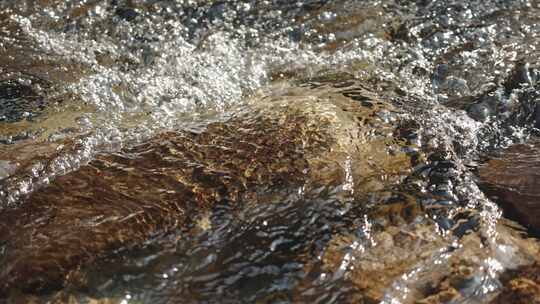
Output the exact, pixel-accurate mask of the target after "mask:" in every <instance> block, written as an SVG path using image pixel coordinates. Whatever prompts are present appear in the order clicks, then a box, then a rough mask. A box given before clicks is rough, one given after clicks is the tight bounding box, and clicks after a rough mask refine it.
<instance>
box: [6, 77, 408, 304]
mask: <svg viewBox="0 0 540 304" xmlns="http://www.w3.org/2000/svg"><path fill="white" fill-rule="evenodd" d="M341 90H343V89H342V88H328V87H325V86H323V87H322V88H319V89H305V88H296V89H282V88H280V89H277V90H276V91H273V93H272V94H271V95H263V97H260V96H258V97H256V98H254V99H253V100H251V101H250V102H249V103H250V105H249V106H247V107H246V108H241V109H239V110H238V111H235V112H234V113H233V114H232V116H231V118H229V119H227V120H226V121H225V122H215V123H210V124H208V125H207V127H206V128H205V129H204V131H201V132H194V131H188V130H178V131H174V132H172V131H171V132H166V133H162V134H160V135H158V136H156V137H155V138H153V139H151V140H149V141H147V142H144V143H142V144H140V145H137V146H135V147H132V148H128V149H124V150H122V151H120V152H118V153H114V154H102V155H99V156H97V158H96V159H95V160H93V161H92V162H90V163H89V164H88V165H86V166H83V167H81V168H80V169H79V170H77V171H75V172H72V173H68V174H66V175H64V176H60V177H58V178H56V179H55V180H54V181H52V182H51V184H50V185H48V186H45V187H43V188H41V189H38V190H36V191H35V192H33V193H32V194H30V195H29V197H28V198H26V199H24V200H23V201H22V202H21V204H20V206H18V207H15V208H10V209H5V210H3V211H1V212H0V239H1V240H2V243H4V244H5V251H4V253H3V256H2V270H1V272H0V282H1V289H0V290H1V293H2V295H3V296H6V295H7V292H8V291H9V290H14V289H20V290H22V291H24V292H28V293H47V292H49V291H51V290H55V289H58V288H61V287H62V286H63V285H64V284H66V282H69V281H70V280H71V278H72V277H76V272H77V270H78V269H79V267H81V266H84V265H88V264H89V263H92V262H95V261H97V260H98V259H99V258H100V257H104V256H107V255H108V254H111V253H113V252H117V251H119V250H125V249H129V248H132V247H134V246H138V245H141V244H143V243H144V242H145V241H147V240H148V239H150V238H151V237H153V236H157V235H161V234H163V233H167V232H169V231H172V230H177V229H180V230H182V229H189V228H190V227H193V226H194V225H196V223H197V222H201V220H200V216H202V215H204V213H205V212H207V211H208V210H210V209H211V207H212V206H213V205H215V204H216V203H217V202H222V203H226V204H230V205H231V206H235V205H239V206H240V204H252V205H253V204H261V203H270V202H274V201H279V200H280V198H284V197H286V196H288V195H290V194H291V193H297V192H298V188H300V187H301V188H302V189H304V190H303V191H309V189H318V188H320V187H326V188H327V189H329V190H331V189H334V190H332V191H337V192H336V193H337V197H338V198H339V199H340V200H343V201H348V200H350V199H354V198H355V197H356V198H358V197H365V196H366V194H367V193H369V192H371V191H376V190H380V189H383V188H384V187H386V186H387V185H390V184H394V183H397V182H398V181H399V180H400V179H401V178H402V176H403V174H406V173H407V172H408V171H409V170H410V159H409V157H408V156H407V155H406V154H405V153H403V152H399V147H400V140H399V138H398V137H394V136H395V135H393V134H396V135H397V134H398V132H397V131H396V129H395V126H392V125H390V124H388V123H386V122H384V121H383V119H381V118H380V117H379V116H378V115H377V113H378V112H379V111H381V110H383V109H384V110H386V111H393V109H392V107H391V106H390V105H388V104H386V103H384V102H381V101H377V102H374V103H373V104H372V105H371V106H369V107H366V106H363V105H362V104H361V103H359V102H351V99H350V98H347V97H345V96H344V95H343V94H341V93H340V91H341ZM365 94H366V98H372V99H374V97H373V96H371V95H370V94H369V92H366V93H365ZM264 96H266V97H264ZM370 96H371V97H370ZM259 99H260V100H259ZM390 150H393V152H392V153H389V151H390Z"/></svg>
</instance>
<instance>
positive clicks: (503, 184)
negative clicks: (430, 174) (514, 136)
mask: <svg viewBox="0 0 540 304" xmlns="http://www.w3.org/2000/svg"><path fill="white" fill-rule="evenodd" d="M539 157H540V141H539V140H537V139H534V140H532V141H531V142H530V143H528V144H518V145H515V146H512V147H510V148H508V149H506V150H505V151H503V152H502V153H501V155H500V156H498V157H496V158H493V159H491V160H489V161H488V162H487V163H485V164H483V165H481V166H480V167H479V169H478V175H479V178H480V186H481V188H482V190H483V191H484V192H486V194H487V195H488V196H490V197H491V198H493V199H494V200H495V201H496V202H497V203H498V204H499V205H500V206H501V207H502V208H503V210H504V212H505V215H506V216H508V217H509V218H511V219H514V220H516V221H518V222H519V223H521V224H522V225H524V226H525V227H527V228H529V229H530V231H531V232H533V233H535V234H537V235H540V176H539V175H538V172H540V159H539Z"/></svg>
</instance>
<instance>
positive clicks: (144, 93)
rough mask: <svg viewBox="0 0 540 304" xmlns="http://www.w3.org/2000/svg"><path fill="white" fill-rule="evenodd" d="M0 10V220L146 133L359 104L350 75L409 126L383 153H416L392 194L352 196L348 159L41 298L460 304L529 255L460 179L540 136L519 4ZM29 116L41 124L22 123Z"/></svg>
mask: <svg viewBox="0 0 540 304" xmlns="http://www.w3.org/2000/svg"><path fill="white" fill-rule="evenodd" d="M0 10H1V11H2V13H0V15H1V16H2V17H4V15H6V16H7V17H6V18H3V19H2V21H0V42H1V44H0V56H1V57H2V59H0V72H1V73H2V74H3V75H2V76H1V78H0V88H2V85H4V86H7V85H9V86H13V87H14V88H16V87H17V85H18V86H19V87H18V88H25V90H26V91H24V92H26V93H24V94H23V93H21V92H19V93H17V94H18V95H17V96H12V95H7V94H4V95H5V96H4V95H0V102H2V103H1V104H0V105H6V107H7V106H9V107H11V106H12V105H17V106H13V109H11V108H9V111H5V113H7V115H10V116H9V118H8V117H7V116H6V114H4V112H0V114H1V115H4V116H5V118H1V117H0V128H1V132H2V133H1V134H0V136H1V137H0V139H1V140H2V141H1V142H2V146H0V158H1V159H0V178H4V177H7V178H4V179H3V180H2V181H1V184H0V202H1V203H2V204H3V205H4V206H16V205H19V204H21V203H22V204H24V197H25V195H26V194H28V193H30V192H32V191H34V189H37V188H39V187H40V186H41V185H45V184H47V183H48V182H49V181H50V180H54V178H55V177H56V176H60V175H64V174H66V173H68V172H71V171H74V170H77V169H78V168H79V167H80V166H81V165H83V166H84V165H85V164H86V163H88V162H90V161H91V160H93V159H95V158H96V157H98V155H99V153H104V152H106V153H111V152H115V151H119V150H120V149H122V148H123V147H130V146H133V145H136V144H138V143H141V142H145V141H147V140H148V139H150V138H152V137H153V136H155V135H156V134H159V133H160V132H163V131H164V130H171V129H176V130H178V129H179V130H191V131H193V132H202V131H201V130H204V129H205V128H206V126H208V125H209V124H211V123H212V122H216V121H218V122H221V121H227V119H228V117H229V116H228V115H230V113H231V111H236V110H237V109H238V108H242V106H243V105H246V109H247V110H246V111H250V109H251V108H250V104H252V103H264V102H270V101H269V100H273V99H279V98H282V97H283V96H285V95H287V94H290V95H294V94H298V93H291V92H290V91H289V87H291V86H292V87H294V86H303V87H310V86H314V87H316V86H318V85H320V83H329V84H330V85H329V86H334V89H335V88H339V87H340V86H342V88H343V90H344V91H347V90H348V91H347V92H346V93H344V94H343V95H344V96H346V97H347V98H349V101H350V102H351V103H358V102H360V103H367V104H368V105H369V103H370V101H368V99H369V98H367V99H366V97H365V96H361V95H359V93H358V92H357V91H358V88H357V85H356V83H355V84H353V85H348V84H347V82H348V81H350V80H351V79H354V80H356V81H357V83H361V85H362V86H364V87H365V88H364V89H365V90H366V91H369V92H371V94H372V95H373V96H376V97H377V98H380V99H383V100H385V101H388V102H391V103H392V104H394V105H395V106H396V107H397V108H398V109H399V110H398V112H399V114H398V115H395V114H393V113H389V112H388V111H386V110H385V109H382V110H381V111H378V112H377V113H376V115H377V117H379V118H380V119H381V120H383V121H385V122H386V123H389V124H392V123H395V124H398V122H399V123H401V122H402V121H404V120H407V119H408V120H410V121H413V122H414V123H411V127H410V128H409V127H403V128H402V129H401V130H402V131H400V132H403V133H407V132H409V131H410V133H414V134H409V135H410V136H409V135H408V137H407V136H404V137H406V138H407V139H406V140H408V142H407V145H406V147H405V144H403V146H404V147H399V148H392V149H390V148H389V149H388V150H384V151H387V152H388V154H389V155H393V154H396V153H397V154H399V153H401V152H396V151H394V150H399V149H401V148H403V150H407V153H409V154H408V155H415V154H414V153H413V152H414V151H413V150H419V151H422V152H423V153H424V157H426V158H427V160H425V161H423V160H419V161H418V162H417V163H416V164H412V165H414V166H413V168H412V169H411V173H410V174H408V175H403V176H402V177H400V178H399V181H400V183H399V185H394V184H392V187H390V188H391V189H388V188H385V189H384V190H383V189H380V188H377V187H376V186H373V185H372V184H370V182H365V184H366V185H362V187H364V188H361V187H358V183H361V182H360V181H358V180H355V179H354V176H355V174H359V173H358V172H359V171H361V170H363V168H361V166H360V164H361V165H364V164H363V163H361V162H359V161H356V162H355V160H354V155H348V156H347V157H345V158H343V160H344V161H343V163H340V164H339V167H340V168H342V169H343V172H342V173H340V174H341V175H343V179H340V178H341V175H340V176H338V177H336V179H337V182H336V185H334V184H332V185H327V187H326V188H324V187H323V189H319V190H320V191H319V192H314V190H313V189H309V187H308V189H305V188H304V187H301V186H300V187H299V188H298V189H296V188H295V189H292V190H291V189H287V190H283V191H284V192H286V193H289V192H290V195H289V196H288V197H286V198H285V199H283V200H278V201H277V202H274V203H272V204H261V205H256V204H254V203H253V202H250V201H249V199H246V202H242V204H240V205H241V206H242V207H232V206H229V205H227V204H225V203H223V202H221V203H218V204H216V205H215V206H214V207H213V208H212V209H211V210H210V211H208V213H204V214H202V215H197V218H194V221H193V222H194V223H193V224H192V225H189V226H188V227H179V228H178V231H172V232H171V231H169V232H168V233H167V234H165V235H162V234H158V235H156V236H153V238H152V239H150V240H148V241H147V242H146V243H145V245H144V246H141V248H136V249H132V250H124V251H120V252H118V253H116V254H113V255H111V256H108V257H107V258H106V259H104V260H100V261H99V262H98V263H97V264H95V265H92V266H87V267H86V268H85V269H84V271H83V272H84V275H83V276H84V277H85V280H87V282H86V283H83V284H81V285H82V286H83V287H81V286H78V285H77V284H74V286H67V289H66V290H65V291H64V293H65V294H60V295H58V294H57V295H55V296H53V297H57V299H64V298H62V297H69V296H70V295H73V296H74V297H85V296H90V297H93V298H111V299H113V301H116V302H120V303H124V302H126V303H139V302H143V303H146V302H152V303H154V302H163V303H167V302H177V301H179V299H183V300H185V301H186V302H204V301H208V302H221V303H226V302H230V303H236V302H242V301H245V302H254V301H260V302H264V303H267V302H268V303H273V302H277V303H280V302H324V303H328V302H343V301H347V302H351V301H360V300H364V301H366V302H368V303H369V301H376V300H381V299H382V300H383V301H384V302H387V303H399V302H401V301H403V302H405V303H407V302H410V301H411V299H413V298H422V297H426V296H428V295H429V292H427V291H426V290H425V289H429V288H431V289H437V288H439V287H440V286H439V287H437V286H430V287H429V288H427V287H426V286H428V285H429V284H428V283H426V282H428V281H429V280H430V279H433V280H434V281H442V280H443V279H442V278H441V277H440V275H439V276H438V275H437V272H440V273H452V275H455V276H456V277H459V279H456V280H457V281H459V282H460V283H459V284H458V285H459V287H456V288H454V287H452V288H454V289H455V290H457V292H459V293H460V295H459V297H460V298H458V299H459V301H464V302H469V303H476V302H478V301H484V300H486V299H487V298H489V295H490V294H491V292H492V291H493V290H494V289H496V288H497V287H498V285H497V284H498V283H497V280H496V278H497V276H498V273H499V272H500V271H502V270H503V269H504V268H505V267H508V266H510V265H513V264H514V263H517V264H519V263H518V262H517V261H521V260H526V259H527V258H526V257H524V256H526V255H527V254H526V253H523V254H522V253H520V252H518V251H519V250H521V249H522V248H523V247H527V246H529V245H523V244H521V243H520V241H519V240H517V239H516V237H515V236H514V234H513V233H512V232H508V231H507V230H506V228H503V227H501V225H499V222H500V217H501V213H500V210H499V209H498V207H497V206H496V205H494V204H493V203H492V202H490V201H489V200H487V199H486V198H485V196H484V195H483V194H482V193H481V192H480V191H479V190H478V188H477V186H476V183H475V181H474V180H473V178H472V176H471V174H470V172H469V169H468V167H467V165H469V164H470V163H471V162H474V161H475V160H476V157H477V155H478V153H481V152H484V151H491V150H493V149H497V148H500V147H505V146H507V145H510V144H511V143H513V142H517V141H520V140H523V139H526V138H527V137H528V136H529V130H530V126H531V125H534V124H538V122H536V119H537V118H536V117H535V115H536V114H535V108H534V107H535V98H537V97H538V96H537V95H538V94H537V87H538V82H539V81H540V76H539V75H540V73H539V70H538V62H537V60H536V59H535V58H537V57H538V55H539V54H538V49H540V39H539V35H540V27H539V24H540V22H538V21H540V20H538V19H539V17H538V16H540V14H539V8H538V3H537V2H536V1H487V2H486V1H462V2H452V3H448V2H447V1H433V2H430V3H425V2H423V1H416V2H408V3H402V1H365V2H362V3H358V1H308V0H306V1H296V2H289V1H261V2H253V1H251V2H249V1H242V2H234V3H233V2H219V1H41V2H39V3H38V4H36V3H32V1H5V2H3V3H1V4H0ZM15 48H17V49H15ZM21 54H23V55H21ZM21 62H28V64H27V65H24V64H21ZM521 62H526V63H527V64H522V63H521ZM59 66H60V67H62V68H61V69H58V67H59ZM25 85H28V87H25ZM280 85H281V86H282V87H283V90H280V89H279V87H280ZM268 87H271V89H268ZM535 90H536V91H535ZM4 91H5V90H4ZM303 92H304V93H303V94H304V95H306V94H307V95H309V93H305V91H303ZM308 92H309V91H308ZM10 94H11V93H10ZM280 94H283V96H282V95H280ZM317 94H319V93H315V91H313V96H311V98H313V100H316V99H317V98H318V97H317ZM29 96H31V97H29ZM288 97H290V96H288ZM303 97H305V98H308V99H309V98H310V96H307V97H306V96H303ZM21 100H22V101H24V102H27V101H28V102H27V103H28V104H26V103H24V102H22V101H21ZM254 100H255V101H254ZM37 101H39V104H40V107H42V105H43V107H44V109H45V110H41V109H40V110H39V111H35V113H34V112H33V111H34V110H35V107H36V106H35V102H37ZM19 105H21V106H19ZM326 114H327V113H326ZM328 115H329V117H331V114H328ZM336 117H338V119H339V116H336ZM396 117H397V118H396ZM365 123H366V125H365V126H366V128H369V127H373V124H371V122H369V121H368V122H365ZM343 125H346V123H343ZM376 126H377V125H376ZM373 128H374V129H375V128H376V127H373ZM340 130H341V129H340ZM346 130H348V129H346ZM411 130H412V131H411ZM374 132H375V133H376V132H379V133H384V132H388V130H384V129H383V130H378V129H377V130H376V131H374ZM341 135H342V134H336V137H339V138H341V137H340V136H341ZM376 136H381V134H376ZM392 136H395V135H394V134H393V133H391V132H390V133H388V137H392ZM403 140H404V139H403ZM339 144H340V145H346V144H345V140H344V141H343V142H340V143H339ZM28 147H30V148H28ZM34 147H35V148H34ZM393 149H394V150H393ZM374 151H380V150H376V149H375V150H374ZM441 155H442V156H441ZM351 157H353V159H352V160H351ZM374 157H375V158H377V157H378V156H374ZM413 158H414V157H413ZM369 161H370V160H368V162H369ZM324 162H331V161H329V160H328V159H325V160H324V161H322V162H321V163H322V165H324ZM109 165H110V166H111V168H112V167H113V165H114V163H109ZM322 165H321V166H322ZM355 166H357V167H356V168H355ZM109 169H110V168H109ZM131 170H138V168H137V167H134V168H131ZM383 171H384V170H383ZM383 171H377V172H383ZM385 174H388V176H390V177H389V179H392V174H390V173H385ZM381 176H382V174H381ZM381 176H378V177H377V178H374V179H378V178H382V179H384V178H385V177H384V176H383V177H381ZM141 184H142V183H141ZM373 184H376V182H373ZM370 187H371V188H370ZM362 189H364V191H365V189H376V190H373V191H372V192H373V193H362ZM370 192H371V191H370ZM403 193H405V194H403ZM344 197H345V198H347V199H345V200H344V199H343V198H344ZM358 197H361V199H359V198H358ZM244 204H245V205H244ZM387 206H388V207H387ZM410 210H413V211H410ZM395 214H397V215H395ZM471 231H473V232H471ZM520 246H522V247H520ZM531 246H532V245H531ZM532 247H534V246H532ZM479 248H481V249H482V250H480V249H479ZM508 248H520V249H519V250H517V251H515V250H508ZM502 251H504V252H511V253H509V255H510V256H514V255H515V259H512V258H503V257H504V254H501V252H502ZM525 251H526V250H525ZM399 255H402V256H401V257H400V256H399ZM400 259H401V260H400ZM396 261H398V262H396ZM449 265H450V266H449ZM456 265H457V266H456ZM454 266H455V268H459V269H460V271H461V270H462V268H463V269H465V268H466V269H469V268H470V269H473V270H475V271H478V274H477V275H475V276H472V277H471V276H467V275H463V274H462V273H458V274H455V273H453V271H454V270H455V269H453V268H452V267H454ZM460 267H461V268H460ZM377 271H379V272H381V273H378V272H377ZM458 272H459V271H458ZM460 276H463V278H462V277H460ZM45 298H47V296H44V299H45ZM60 301H61V300H60Z"/></svg>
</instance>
